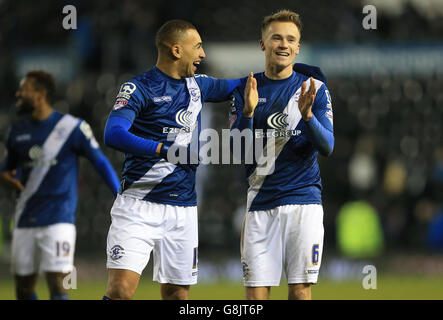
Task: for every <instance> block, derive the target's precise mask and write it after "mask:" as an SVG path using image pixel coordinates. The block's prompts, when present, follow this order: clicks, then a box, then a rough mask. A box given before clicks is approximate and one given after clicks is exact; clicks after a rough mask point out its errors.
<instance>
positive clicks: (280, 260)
mask: <svg viewBox="0 0 443 320" xmlns="http://www.w3.org/2000/svg"><path fill="white" fill-rule="evenodd" d="M301 28H302V25H301V21H300V18H299V15H298V14H297V13H295V12H292V11H288V10H281V11H279V12H277V13H275V14H273V15H271V16H267V17H265V18H264V20H263V23H262V30H261V31H262V40H261V41H260V47H261V49H262V50H263V51H264V52H265V59H266V68H265V72H262V73H258V74H255V77H254V75H253V74H252V73H251V74H250V75H249V78H248V80H247V83H246V86H245V87H242V86H241V87H239V88H238V89H235V90H234V102H233V107H234V108H233V111H232V113H233V115H232V116H235V117H234V119H236V120H235V122H234V123H233V125H232V127H231V130H232V129H236V128H238V129H240V130H243V129H245V128H250V129H252V130H253V131H252V132H253V133H254V136H253V138H254V139H256V138H257V136H256V133H257V132H258V131H257V129H262V130H263V132H264V141H265V142H268V143H269V144H270V143H274V140H273V139H270V137H275V159H274V160H275V162H274V167H273V168H272V169H273V171H268V172H267V173H266V174H264V175H263V174H260V173H259V172H258V169H260V168H259V166H260V164H259V163H257V161H256V160H255V161H254V163H253V164H252V165H251V164H247V165H246V175H247V180H248V185H249V189H248V195H247V212H246V216H245V219H244V226H243V232H242V239H241V259H242V265H243V276H244V285H245V287H246V298H247V299H268V298H269V294H270V287H271V286H279V284H280V279H281V272H282V270H284V271H285V273H286V277H287V280H288V284H289V292H288V298H289V299H311V288H310V286H311V284H312V283H316V282H317V277H318V272H319V268H320V264H321V256H322V251H323V234H324V231H323V208H322V201H321V189H322V185H321V179H320V171H319V166H318V162H317V155H318V153H320V154H322V155H324V156H329V155H330V154H331V153H332V150H333V146H334V136H333V126H332V105H331V98H330V95H329V92H328V90H327V88H326V86H325V84H324V83H323V82H322V81H320V80H317V79H315V80H314V79H313V78H312V77H310V78H309V77H308V76H306V75H304V74H301V73H298V72H295V71H293V62H294V59H295V57H296V56H297V55H298V54H299V49H300V43H299V41H300V35H301ZM243 92H244V95H243ZM254 131H255V132H254ZM269 146H270V145H266V147H265V150H269V149H270V148H269ZM264 152H267V151H264Z"/></svg>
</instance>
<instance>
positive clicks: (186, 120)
mask: <svg viewBox="0 0 443 320" xmlns="http://www.w3.org/2000/svg"><path fill="white" fill-rule="evenodd" d="M191 116H192V112H191V111H188V110H186V109H182V110H180V111H179V112H177V114H176V115H175V122H177V123H178V124H179V125H181V126H183V127H189V126H191V124H192V118H191Z"/></svg>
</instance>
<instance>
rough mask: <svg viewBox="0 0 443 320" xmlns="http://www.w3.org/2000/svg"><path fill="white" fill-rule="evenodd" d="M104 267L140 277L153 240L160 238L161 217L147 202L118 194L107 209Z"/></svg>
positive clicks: (152, 205) (146, 262) (152, 245)
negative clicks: (109, 212) (107, 226)
mask: <svg viewBox="0 0 443 320" xmlns="http://www.w3.org/2000/svg"><path fill="white" fill-rule="evenodd" d="M111 218H112V223H111V226H110V228H109V232H108V238H107V249H106V251H107V264H106V266H107V268H108V269H122V270H130V271H133V272H136V273H138V274H139V275H140V274H142V272H143V269H144V268H145V267H146V265H147V264H148V262H149V257H150V254H151V251H152V249H153V247H154V243H155V241H157V240H158V239H160V238H161V236H162V232H163V231H162V230H163V224H164V214H163V213H162V212H159V211H158V210H156V207H155V205H154V204H152V203H151V202H148V201H144V200H140V199H136V198H132V197H128V196H121V195H118V196H117V198H116V200H115V201H114V205H113V207H112V209H111Z"/></svg>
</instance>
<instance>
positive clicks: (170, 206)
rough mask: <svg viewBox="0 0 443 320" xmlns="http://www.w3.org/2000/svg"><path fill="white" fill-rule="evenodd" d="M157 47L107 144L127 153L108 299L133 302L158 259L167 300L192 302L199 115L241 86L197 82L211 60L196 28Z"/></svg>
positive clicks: (127, 88) (123, 94)
mask: <svg viewBox="0 0 443 320" xmlns="http://www.w3.org/2000/svg"><path fill="white" fill-rule="evenodd" d="M156 46H157V51H158V59H157V63H156V66H155V67H153V68H151V69H150V70H148V71H147V72H145V73H143V74H141V75H139V76H137V77H135V78H132V79H131V80H129V81H128V82H125V83H123V85H122V86H121V88H120V92H119V93H118V95H117V100H116V102H115V105H114V108H113V110H112V111H111V113H110V115H109V118H108V121H107V124H106V128H105V143H106V145H108V146H110V147H113V148H115V149H117V150H120V151H122V152H125V164H124V168H123V172H122V181H121V188H120V191H119V195H118V196H117V199H116V200H115V202H114V205H113V207H112V209H111V217H112V224H111V226H110V229H109V233H108V243H107V254H108V259H107V267H108V269H109V277H108V287H107V291H106V296H104V299H131V298H132V296H133V295H134V293H135V290H136V288H137V285H138V282H139V279H140V275H141V273H142V271H143V269H144V268H145V267H146V265H147V264H148V262H149V257H150V254H151V252H153V260H154V274H153V279H154V281H157V282H159V283H160V284H161V296H162V298H163V299H188V298H189V285H193V284H196V283H197V273H198V267H197V261H198V227H197V197H196V192H195V172H196V168H197V165H198V159H197V158H196V157H191V156H190V155H191V154H192V153H194V154H197V153H198V145H197V146H196V145H195V144H193V142H196V141H197V144H198V134H199V133H200V126H201V124H200V123H201V116H200V110H201V108H202V105H203V103H204V102H205V101H224V100H227V99H228V98H229V95H230V94H231V92H232V90H233V89H234V88H235V87H236V86H237V85H239V84H240V80H218V79H214V78H211V77H208V76H206V75H195V71H196V70H197V66H198V65H199V64H200V63H201V61H202V60H203V59H204V58H205V57H206V55H205V52H204V50H203V47H202V40H201V38H200V35H199V33H198V32H197V30H196V28H195V27H194V26H193V25H192V24H190V23H189V22H186V21H183V20H170V21H168V22H166V23H165V24H163V25H162V26H161V27H160V29H159V30H158V33H157V37H156ZM193 135H196V137H194V138H193ZM195 146H196V147H197V148H194V147H195ZM191 149H192V150H191ZM168 150H169V152H168ZM174 150H175V151H174ZM181 151H183V152H184V153H179V154H178V153H177V155H178V156H179V157H180V156H183V155H184V158H181V159H178V160H179V162H178V163H177V161H174V159H173V157H174V155H175V154H176V152H181ZM174 163H175V164H174Z"/></svg>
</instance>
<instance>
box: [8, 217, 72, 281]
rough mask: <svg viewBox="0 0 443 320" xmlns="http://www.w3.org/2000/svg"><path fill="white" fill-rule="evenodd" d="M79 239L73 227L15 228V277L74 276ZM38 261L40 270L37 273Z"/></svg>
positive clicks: (60, 225) (62, 224) (13, 242)
mask: <svg viewBox="0 0 443 320" xmlns="http://www.w3.org/2000/svg"><path fill="white" fill-rule="evenodd" d="M75 238H76V230H75V225H73V224H72V223H56V224H52V225H49V226H44V227H33V228H15V229H14V231H13V233H12V261H11V262H12V263H11V271H12V273H13V274H15V275H18V276H27V275H31V274H35V273H37V272H61V273H69V272H71V271H72V267H73V262H74V251H75ZM38 260H40V265H39V270H37V269H36V265H37V263H38Z"/></svg>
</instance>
